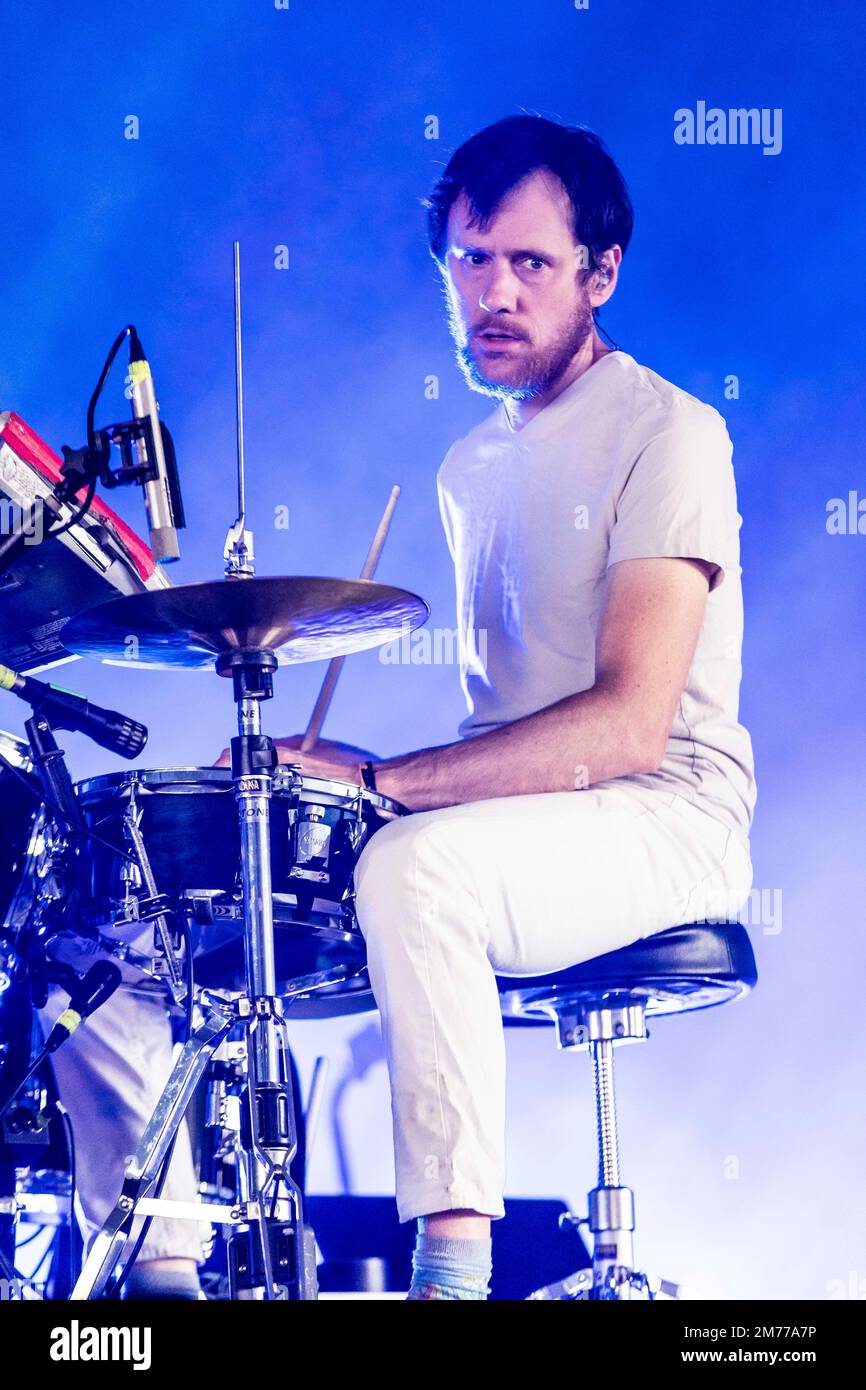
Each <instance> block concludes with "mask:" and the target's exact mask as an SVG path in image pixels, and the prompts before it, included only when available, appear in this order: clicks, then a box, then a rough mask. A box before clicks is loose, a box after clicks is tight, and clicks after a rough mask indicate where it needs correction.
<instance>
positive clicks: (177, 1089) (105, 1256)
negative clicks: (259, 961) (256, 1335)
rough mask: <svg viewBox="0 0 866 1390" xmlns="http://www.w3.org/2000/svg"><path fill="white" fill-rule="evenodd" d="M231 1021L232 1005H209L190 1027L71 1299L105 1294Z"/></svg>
mask: <svg viewBox="0 0 866 1390" xmlns="http://www.w3.org/2000/svg"><path fill="white" fill-rule="evenodd" d="M234 1023H235V1014H234V1011H233V1010H224V1009H219V1010H217V1009H214V1010H211V1011H210V1012H208V1013H207V1014H206V1016H205V1018H204V1019H203V1021H202V1022H201V1023H200V1024H199V1025H198V1026H197V1027H196V1028H194V1029H193V1032H192V1036H191V1037H190V1039H189V1042H187V1043H186V1044H185V1045H184V1047H183V1049H182V1050H181V1052H180V1055H179V1056H178V1058H177V1061H176V1062H175V1064H174V1067H173V1068H172V1071H171V1074H170V1076H169V1078H168V1081H167V1082H166V1085H165V1089H164V1090H163V1093H162V1095H161V1096H160V1098H159V1100H158V1101H157V1103H156V1109H155V1110H154V1112H153V1115H152V1116H151V1118H150V1120H149V1121H148V1123H147V1125H146V1127H145V1130H144V1133H143V1134H142V1136H141V1140H140V1142H139V1145H138V1148H137V1149H136V1151H135V1153H134V1154H133V1156H132V1158H131V1159H130V1161H129V1163H128V1165H127V1168H126V1173H125V1175H124V1180H123V1187H122V1188H121V1192H120V1196H119V1197H118V1199H117V1203H116V1205H115V1207H114V1210H113V1211H112V1212H111V1213H110V1215H109V1217H108V1219H107V1221H106V1222H105V1224H104V1226H103V1227H102V1230H101V1231H100V1232H99V1234H98V1235H97V1237H96V1239H95V1240H94V1242H93V1245H92V1246H91V1248H90V1253H89V1254H88V1256H87V1259H86V1260H85V1262H84V1267H83V1269H82V1271H81V1274H80V1275H79V1277H78V1281H77V1283H76V1285H75V1288H74V1289H73V1290H72V1293H71V1295H70V1297H71V1299H72V1300H74V1301H79V1300H84V1299H92V1298H99V1297H101V1295H102V1294H103V1293H104V1291H105V1288H106V1286H107V1284H108V1281H109V1279H110V1278H111V1275H112V1273H113V1271H114V1268H115V1266H116V1264H117V1262H118V1260H119V1259H120V1257H121V1255H122V1253H123V1250H124V1247H125V1245H126V1242H127V1240H128V1239H129V1234H130V1231H131V1230H132V1225H133V1222H134V1221H135V1217H136V1207H137V1204H138V1202H139V1200H140V1199H141V1198H142V1197H145V1196H146V1195H147V1193H148V1191H149V1189H150V1188H151V1187H152V1186H153V1184H154V1183H155V1181H156V1179H157V1176H158V1174H159V1170H160V1168H161V1166H162V1162H163V1159H164V1158H165V1155H166V1153H167V1152H168V1149H169V1145H170V1144H171V1141H172V1139H173V1138H174V1136H175V1133H176V1132H177V1130H178V1128H179V1126H180V1124H181V1122H182V1120H183V1117H184V1115H185V1113H186V1109H187V1106H188V1105H189V1102H190V1100H191V1099H192V1096H193V1093H194V1091H195V1089H196V1086H197V1085H198V1083H199V1081H200V1079H201V1077H202V1076H203V1074H204V1070H205V1068H206V1066H207V1064H208V1062H209V1060H210V1058H211V1055H212V1054H213V1053H214V1052H215V1051H216V1049H217V1047H219V1044H220V1043H221V1042H222V1040H223V1038H224V1037H225V1036H226V1034H227V1033H228V1032H229V1030H230V1029H231V1027H232V1026H233V1024H234Z"/></svg>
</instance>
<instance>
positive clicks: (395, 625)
mask: <svg viewBox="0 0 866 1390" xmlns="http://www.w3.org/2000/svg"><path fill="white" fill-rule="evenodd" d="M429 616H430V609H429V608H428V606H427V604H426V603H425V602H424V600H423V599H422V598H419V597H418V596H417V594H412V593H409V592H408V591H407V590H406V589H395V588H392V587H391V585H389V584H379V583H378V582H376V581H374V580H372V579H323V578H310V577H308V576H303V575H292V576H290V577H278V578H271V577H269V576H261V577H259V576H256V577H255V578H248V579H216V580H212V581H210V582H208V583H204V584H181V585H177V586H176V587H174V588H171V589H155V590H150V591H149V592H147V593H140V594H130V595H128V596H126V597H124V598H116V599H111V600H110V601H109V602H108V603H100V604H98V605H97V606H96V607H95V608H89V609H86V610H85V612H83V613H78V614H76V616H75V617H73V618H70V619H69V621H68V622H67V623H66V624H65V625H64V627H63V628H62V639H61V640H62V642H63V645H64V646H65V647H66V648H68V650H69V651H72V652H75V653H77V654H78V655H79V656H92V657H96V658H97V660H100V661H105V662H110V663H112V664H117V665H127V664H129V665H133V666H146V667H148V668H150V669H156V670H170V669H172V668H173V667H176V666H177V667H186V668H188V669H193V670H195V669H205V668H207V667H212V666H213V664H214V661H215V660H216V658H217V657H218V656H220V655H222V654H224V653H227V652H231V651H234V650H237V648H239V647H259V648H260V647H265V648H267V649H269V650H270V651H273V652H274V654H275V655H276V657H277V660H278V661H279V662H280V664H281V665H289V664H295V663H300V662H304V661H322V660H325V659H328V658H330V657H334V656H344V655H348V654H349V653H350V652H360V651H365V650H366V649H367V648H369V647H378V646H381V645H382V644H383V643H385V642H390V641H394V640H396V639H397V638H400V637H402V636H403V635H404V634H405V633H406V632H409V631H411V630H412V629H413V628H416V627H419V626H420V625H421V623H423V622H425V621H426V620H427V618H428V617H429Z"/></svg>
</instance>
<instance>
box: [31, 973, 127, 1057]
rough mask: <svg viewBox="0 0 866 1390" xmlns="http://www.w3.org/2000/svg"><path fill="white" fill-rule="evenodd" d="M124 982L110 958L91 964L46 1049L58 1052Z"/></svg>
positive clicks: (52, 1030) (74, 991)
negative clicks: (62, 1044) (121, 982)
mask: <svg viewBox="0 0 866 1390" xmlns="http://www.w3.org/2000/svg"><path fill="white" fill-rule="evenodd" d="M120 981H121V974H120V971H119V969H118V968H117V966H116V965H112V963H111V962H110V961H107V960H98V961H97V962H96V964H95V965H91V967H90V969H89V970H88V972H87V974H86V975H83V976H80V977H79V980H78V983H77V984H76V985H75V987H74V989H73V990H72V992H71V993H70V995H69V1003H68V1004H67V1005H66V1008H65V1009H64V1010H63V1013H62V1014H60V1016H59V1018H58V1019H57V1022H56V1023H55V1025H54V1027H53V1028H52V1029H51V1032H50V1033H49V1034H48V1037H47V1039H46V1041H45V1047H44V1048H43V1051H44V1052H56V1051H57V1049H58V1047H60V1045H61V1043H65V1042H66V1039H67V1038H71V1037H72V1034H73V1033H74V1032H75V1030H76V1028H79V1027H80V1026H81V1024H82V1023H83V1022H84V1020H85V1019H86V1018H89V1017H90V1015H91V1014H92V1013H95V1012H96V1010H97V1009H98V1008H100V1006H101V1005H102V1004H104V1003H105V1001H106V1000H107V999H110V998H111V996H112V994H113V993H114V991H115V990H116V989H117V986H118V985H119V984H120Z"/></svg>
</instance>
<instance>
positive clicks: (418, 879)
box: [355, 782, 752, 1221]
mask: <svg viewBox="0 0 866 1390" xmlns="http://www.w3.org/2000/svg"><path fill="white" fill-rule="evenodd" d="M355 885H356V889H357V911H358V920H359V925H360V927H361V930H362V932H363V934H364V936H365V938H366V942H367V954H368V968H369V972H370V979H371V983H372V985H373V990H374V993H375V996H376V1001H377V1003H378V1006H379V1010H380V1014H381V1019H382V1029H383V1035H384V1042H385V1049H386V1056H387V1062H388V1071H389V1077H390V1083H391V1099H392V1113H393V1124H394V1149H395V1163H396V1188H397V1208H398V1214H399V1218H400V1220H401V1221H408V1220H410V1219H411V1218H413V1217H417V1216H423V1215H427V1214H430V1213H432V1212H440V1211H452V1210H456V1209H460V1208H467V1209H470V1210H473V1211H476V1212H480V1213H483V1214H486V1215H489V1216H491V1217H501V1216H503V1215H504V1206H503V1192H504V1188H505V1143H504V1131H505V1041H504V1034H503V1026H502V1017H501V1013H500V1006H499V997H498V991H497V987H496V981H495V978H494V971H496V972H497V973H499V974H506V975H533V974H542V973H544V972H546V971H551V970H559V969H563V968H565V967H567V966H569V965H576V964H578V963H579V962H581V961H584V960H589V959H591V958H592V957H594V956H599V955H603V954H604V953H606V952H608V951H613V950H616V949H618V948H619V947H622V946H627V945H629V944H630V943H631V942H634V941H637V940H639V939H640V938H642V937H646V936H651V935H652V934H653V933H655V932H659V931H663V930H665V929H667V928H668V927H673V926H677V925H679V924H680V923H684V922H691V921H699V920H702V919H709V920H712V919H721V918H724V917H725V916H730V917H735V916H736V914H737V912H738V911H739V910H740V909H741V907H742V906H743V904H744V903H745V901H746V900H747V898H748V895H749V891H750V889H751V885H752V865H751V859H750V854H749V849H748V843H747V841H745V840H744V839H743V838H742V837H741V836H739V835H738V834H737V833H736V832H734V831H731V830H728V829H727V827H725V826H724V825H723V824H722V823H721V822H719V821H718V820H716V819H715V818H714V817H712V816H710V815H709V814H708V813H707V812H706V811H704V810H701V809H698V808H697V807H695V806H693V805H691V804H690V803H688V802H687V801H685V800H684V799H683V798H681V797H679V796H677V795H675V794H672V793H668V792H657V791H654V790H649V789H646V788H641V787H635V786H627V785H625V784H623V783H622V782H607V783H599V784H597V785H596V786H594V787H590V788H588V789H586V790H582V791H575V792H549V793H544V794H542V795H535V796H512V797H504V798H497V799H493V800H488V801H478V802H472V803H470V804H468V805H462V806H455V807H450V808H447V809H444V810H438V811H424V812H420V813H416V814H415V815H411V816H406V817H404V818H401V819H399V820H396V821H392V822H390V823H389V824H388V825H386V826H384V827H383V828H382V829H381V830H378V831H377V832H376V833H375V835H373V836H372V838H371V839H370V840H369V841H368V843H367V845H366V847H365V849H364V851H363V853H362V855H361V857H360V859H359V861H358V864H357V866H356V870H355ZM542 1082H543V1078H541V1077H540V1078H539V1084H542Z"/></svg>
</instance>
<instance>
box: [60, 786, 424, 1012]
mask: <svg viewBox="0 0 866 1390" xmlns="http://www.w3.org/2000/svg"><path fill="white" fill-rule="evenodd" d="M76 793H77V796H78V801H79V804H80V806H81V809H82V814H83V817H84V819H85V821H86V823H87V824H88V825H89V826H90V827H91V828H92V829H93V830H94V831H96V832H97V833H98V834H99V836H100V841H108V842H109V843H110V844H115V845H118V846H122V847H123V848H124V849H125V850H126V852H127V853H130V852H131V851H132V846H131V844H130V842H129V840H128V839H127V838H126V836H125V834H124V817H125V816H126V814H127V812H128V811H129V810H130V809H132V811H133V812H134V813H135V814H136V815H137V817H138V827H139V830H140V833H141V838H142V841H143V843H144V848H145V852H146V854H147V857H148V860H149V864H150V868H151V870H152V873H153V876H154V879H155V881H156V887H157V891H158V893H159V894H161V895H165V896H166V897H168V898H169V899H170V900H171V902H172V904H173V905H174V906H176V907H177V909H178V910H179V911H181V912H183V913H184V914H185V915H186V916H187V918H188V919H189V922H190V924H191V929H192V931H191V935H192V940H193V956H194V973H195V980H196V983H197V984H202V985H207V986H210V987H211V988H216V989H229V990H234V989H240V988H242V987H243V981H244V956H243V952H244V946H243V894H242V880H241V865H240V833H239V829H238V812H237V804H236V801H235V798H234V792H233V788H232V781H231V772H230V770H229V769H228V768H215V767H188V768H164V769H160V768H157V769H153V770H135V771H131V772H120V773H112V774H110V775H108V776H103V777H94V778H91V779H89V780H88V781H85V782H81V783H79V784H78V786H77V788H76ZM405 814H406V812H405V810H404V808H403V807H402V806H400V805H398V803H397V802H394V801H391V800H390V799H389V798H388V797H385V796H382V795H380V794H378V793H376V792H371V791H368V790H367V789H366V788H359V787H357V786H355V785H354V784H350V783H345V782H332V781H327V780H324V779H322V778H318V777H308V776H304V775H301V774H300V773H299V772H298V771H297V770H296V769H292V768H290V767H287V766H281V767H279V768H278V769H277V770H276V772H275V774H274V779H273V795H272V797H271V802H270V840H271V873H272V882H273V905H274V928H275V930H274V940H275V954H276V967H277V979H278V980H279V981H280V982H281V984H280V989H281V992H283V993H284V994H290V995H292V996H294V995H295V994H296V993H297V992H298V990H299V989H300V990H302V989H303V984H302V982H304V981H309V982H310V986H311V992H310V993H309V994H307V995H305V996H304V998H303V999H299V1000H298V1002H297V1004H296V1005H295V1006H294V1007H293V1012H294V1013H295V1014H296V1015H300V1016H304V1015H307V1016H310V1015H313V1016H327V1015H329V1014H333V1013H342V1012H352V1011H355V1010H356V1009H358V1008H372V1007H374V1004H373V1000H372V996H371V994H370V986H369V981H368V980H367V976H366V972H365V971H364V969H363V967H364V962H365V959H366V951H365V944H364V939H363V936H362V935H361V932H360V930H359V928H358V924H357V921H356V918H355V914H354V905H353V891H352V875H353V872H354V869H355V865H356V863H357V861H358V858H359V856H360V853H361V850H362V849H363V848H364V845H365V844H366V843H367V841H368V839H369V838H370V836H371V835H372V834H374V833H375V831H376V830H377V829H379V828H380V827H381V826H382V825H384V824H385V823H386V822H387V821H389V820H393V819H394V818H395V817H397V816H400V815H405ZM100 841H91V842H90V843H89V844H88V845H86V846H82V848H81V849H80V850H79V854H78V856H77V861H76V863H77V867H76V869H75V884H74V888H75V890H76V891H75V892H74V894H72V895H70V904H71V906H70V911H69V913H67V917H66V920H65V921H64V936H65V937H66V938H67V942H68V938H69V935H70V933H73V934H77V935H79V936H80V937H81V938H82V942H81V945H82V947H83V946H84V944H85V943H86V941H87V940H88V939H89V940H90V942H91V943H95V942H97V941H99V942H100V943H101V949H104V947H105V944H106V942H109V941H115V942H116V943H117V946H118V951H119V953H120V954H126V956H127V959H130V958H132V957H133V956H134V958H135V960H136V961H138V962H139V963H141V961H140V958H141V953H142V945H143V943H145V944H146V942H147V939H148V933H147V931H145V932H143V931H142V922H141V921H140V920H139V917H138V903H139V900H140V899H141V898H143V897H144V896H146V893H147V890H146V889H145V888H144V887H143V883H142V878H141V875H140V874H139V873H138V872H137V871H136V868H135V865H133V864H130V863H129V861H128V860H127V859H125V858H124V857H123V856H122V855H118V854H112V852H111V850H110V848H108V845H106V844H104V843H101V842H100ZM145 973H146V972H145ZM329 978H330V980H331V981H332V982H331V983H330V984H328V983H327V981H328V979H329ZM314 983H315V984H317V985H321V986H322V988H321V990H320V989H318V988H317V989H316V990H315V991H313V990H312V985H313V984H314ZM307 1000H309V1003H307V1002H306V1001H307Z"/></svg>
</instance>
